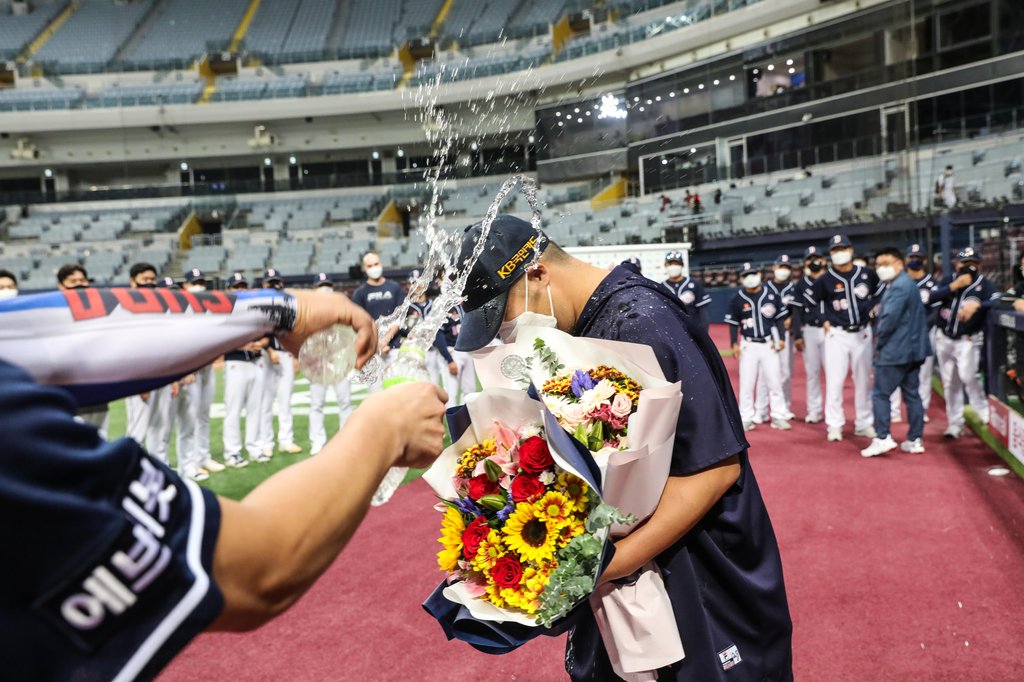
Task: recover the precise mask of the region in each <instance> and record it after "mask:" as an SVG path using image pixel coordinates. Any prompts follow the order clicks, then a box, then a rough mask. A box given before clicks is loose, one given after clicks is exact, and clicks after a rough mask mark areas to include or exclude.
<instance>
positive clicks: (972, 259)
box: [956, 246, 981, 263]
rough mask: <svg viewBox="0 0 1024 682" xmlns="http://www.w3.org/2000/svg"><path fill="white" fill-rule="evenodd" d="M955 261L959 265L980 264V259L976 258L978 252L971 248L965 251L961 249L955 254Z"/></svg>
mask: <svg viewBox="0 0 1024 682" xmlns="http://www.w3.org/2000/svg"><path fill="white" fill-rule="evenodd" d="M956 259H957V260H958V261H960V262H961V263H980V262H981V258H980V257H979V256H978V252H977V251H975V250H974V247H973V246H968V247H967V248H965V249H961V250H960V252H959V253H958V254H956Z"/></svg>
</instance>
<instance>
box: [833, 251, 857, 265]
mask: <svg viewBox="0 0 1024 682" xmlns="http://www.w3.org/2000/svg"><path fill="white" fill-rule="evenodd" d="M830 256H831V258H832V262H833V263H835V264H836V265H846V264H848V263H849V262H850V261H852V260H853V251H850V250H849V249H843V250H842V251H833V252H832V253H831V254H830Z"/></svg>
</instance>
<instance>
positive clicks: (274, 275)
mask: <svg viewBox="0 0 1024 682" xmlns="http://www.w3.org/2000/svg"><path fill="white" fill-rule="evenodd" d="M263 281H264V282H284V278H283V277H281V273H280V272H278V271H277V270H275V269H274V268H267V271H266V272H265V273H263Z"/></svg>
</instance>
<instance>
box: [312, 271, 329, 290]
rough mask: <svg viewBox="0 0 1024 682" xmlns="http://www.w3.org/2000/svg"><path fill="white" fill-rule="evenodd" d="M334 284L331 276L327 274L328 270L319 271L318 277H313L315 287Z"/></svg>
mask: <svg viewBox="0 0 1024 682" xmlns="http://www.w3.org/2000/svg"><path fill="white" fill-rule="evenodd" d="M333 286H334V282H332V281H331V278H330V277H329V276H328V275H327V273H326V272H319V273H317V275H316V277H315V278H314V279H313V287H314V288H315V287H333Z"/></svg>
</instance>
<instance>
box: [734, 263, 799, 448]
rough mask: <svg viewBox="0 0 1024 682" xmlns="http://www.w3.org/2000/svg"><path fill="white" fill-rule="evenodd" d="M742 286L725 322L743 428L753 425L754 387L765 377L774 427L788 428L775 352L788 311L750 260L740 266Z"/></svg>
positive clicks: (781, 343)
mask: <svg viewBox="0 0 1024 682" xmlns="http://www.w3.org/2000/svg"><path fill="white" fill-rule="evenodd" d="M740 283H741V285H742V288H741V289H740V290H739V291H737V292H736V295H735V296H734V297H733V299H732V301H731V302H730V303H729V311H728V312H727V313H726V315H725V322H726V323H727V324H729V325H730V327H729V340H730V343H731V345H732V351H733V355H734V356H736V357H738V358H739V361H740V418H741V419H742V421H743V430H744V431H750V430H751V429H753V428H754V388H755V384H756V383H757V382H758V381H764V383H766V384H767V388H768V403H769V406H770V408H771V425H772V428H773V429H782V430H786V429H791V428H793V427H792V426H790V424H789V422H788V421H786V420H785V414H786V412H787V410H786V402H785V399H784V398H783V396H782V380H781V378H780V376H779V359H778V353H779V352H781V351H782V350H784V349H785V341H783V340H782V338H781V336H780V334H779V323H780V321H781V320H784V319H785V318H786V317H787V316H788V315H789V311H788V310H787V309H786V306H785V305H784V304H783V302H782V299H781V298H780V297H779V295H778V294H776V293H775V291H774V290H772V289H771V288H769V287H767V286H764V285H763V284H762V283H761V274H760V273H759V272H758V270H757V269H756V268H754V267H753V266H752V265H751V264H750V263H744V264H743V268H742V269H741V270H740Z"/></svg>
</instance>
